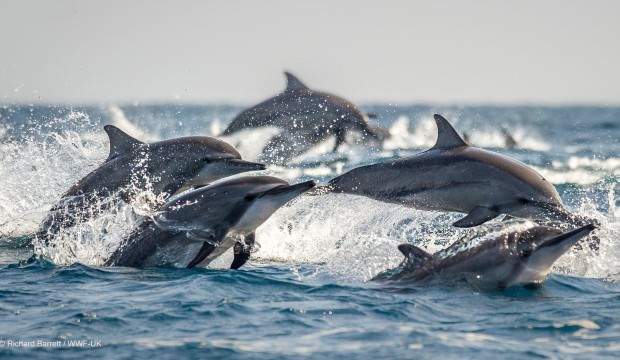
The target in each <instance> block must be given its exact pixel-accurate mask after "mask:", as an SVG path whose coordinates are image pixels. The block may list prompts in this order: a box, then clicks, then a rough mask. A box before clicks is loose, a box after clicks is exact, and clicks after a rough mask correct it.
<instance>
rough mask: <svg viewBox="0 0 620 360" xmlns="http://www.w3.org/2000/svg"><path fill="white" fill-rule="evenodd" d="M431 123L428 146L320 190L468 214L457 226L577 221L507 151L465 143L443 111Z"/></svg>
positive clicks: (342, 177) (553, 192) (547, 186)
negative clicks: (503, 218) (433, 137)
mask: <svg viewBox="0 0 620 360" xmlns="http://www.w3.org/2000/svg"><path fill="white" fill-rule="evenodd" d="M435 122H436V124H437V130H438V131H437V142H436V144H435V146H433V147H432V148H431V149H430V150H427V151H424V152H422V153H420V154H417V155H414V156H410V157H407V158H402V159H398V160H394V161H388V162H384V163H378V164H373V165H368V166H362V167H359V168H355V169H353V170H351V171H349V172H347V173H344V174H342V175H340V176H338V177H336V178H334V179H332V180H331V181H330V182H329V185H326V186H325V188H324V190H327V191H331V192H335V193H347V194H354V195H362V196H366V197H369V198H372V199H376V200H380V201H385V202H388V203H394V204H401V205H404V206H408V207H412V208H416V209H422V210H440V211H454V212H461V213H465V214H467V216H465V217H464V218H462V219H460V220H458V221H457V222H455V223H454V224H453V225H454V226H456V227H472V226H477V225H480V224H482V223H485V222H487V221H489V220H491V219H494V218H495V217H497V216H499V215H500V214H509V215H512V216H515V217H518V218H526V219H534V220H545V221H546V220H555V221H570V222H574V223H578V220H577V217H576V216H575V215H571V214H570V213H569V212H568V211H566V210H565V209H564V206H563V205H562V200H561V199H560V196H559V195H558V192H557V191H556V189H555V187H554V186H553V185H552V184H551V183H550V182H549V181H547V180H546V179H545V178H544V177H543V176H542V175H540V174H539V173H537V172H536V171H534V170H533V169H532V168H530V167H528V166H527V165H525V164H523V163H521V162H519V161H517V160H515V159H512V158H510V157H508V156H505V155H501V154H498V153H494V152H491V151H487V150H483V149H480V148H476V147H473V146H469V145H468V144H467V143H466V142H465V141H464V140H463V139H462V138H461V137H460V136H459V135H458V134H457V132H456V131H455V130H454V128H453V127H452V125H450V123H449V122H448V121H447V120H446V119H445V118H444V117H443V116H441V115H437V114H436V115H435ZM581 225H583V223H581Z"/></svg>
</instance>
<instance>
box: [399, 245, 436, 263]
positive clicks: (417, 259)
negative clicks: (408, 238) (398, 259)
mask: <svg viewBox="0 0 620 360" xmlns="http://www.w3.org/2000/svg"><path fill="white" fill-rule="evenodd" d="M398 250H400V252H401V253H402V254H403V255H404V256H405V258H406V259H407V260H406V261H407V262H408V263H409V264H411V265H413V266H420V265H422V264H423V263H424V262H426V261H429V260H432V259H433V255H431V254H429V253H427V252H426V251H424V250H422V249H421V248H419V247H417V246H415V245H411V244H400V245H398Z"/></svg>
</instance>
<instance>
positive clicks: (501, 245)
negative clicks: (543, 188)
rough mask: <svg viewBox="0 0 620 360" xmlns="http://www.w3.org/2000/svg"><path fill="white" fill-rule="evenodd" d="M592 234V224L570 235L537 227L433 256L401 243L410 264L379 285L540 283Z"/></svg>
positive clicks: (383, 277) (391, 272) (383, 275)
mask: <svg viewBox="0 0 620 360" xmlns="http://www.w3.org/2000/svg"><path fill="white" fill-rule="evenodd" d="M592 230H594V225H592V224H589V225H585V226H583V227H580V228H578V229H575V230H572V231H568V232H565V233H562V232H561V231H560V230H557V229H555V228H550V227H546V226H537V227H533V228H530V229H527V230H525V231H513V232H510V233H506V234H503V235H500V236H498V237H496V238H494V239H490V240H487V241H483V242H481V243H480V244H479V245H478V246H469V247H465V248H464V249H463V247H462V245H463V244H461V243H455V244H453V245H452V246H450V247H448V248H447V249H445V250H442V251H439V252H437V253H435V254H433V255H431V254H429V253H427V252H426V251H424V250H422V249H420V248H419V247H417V246H414V245H410V244H402V245H399V246H398V249H399V250H400V251H401V252H402V253H403V255H404V256H405V260H404V261H403V262H402V263H401V265H400V266H399V267H397V268H395V269H392V270H388V271H386V272H383V273H381V274H379V275H378V276H376V277H375V278H374V280H384V281H385V280H387V281H392V280H394V281H396V280H398V281H423V280H428V279H433V278H449V279H455V278H462V279H463V278H464V279H467V280H473V281H475V282H476V283H477V284H480V285H485V286H488V285H492V286H496V287H499V288H507V287H510V286H514V285H530V284H539V283H541V282H543V281H544V280H545V278H546V277H547V274H549V272H550V271H551V266H552V265H553V263H554V262H555V261H556V260H557V259H558V258H559V257H560V256H562V255H563V254H564V253H566V252H567V251H568V250H569V249H570V248H571V247H572V246H573V245H574V244H575V243H577V242H578V241H579V240H580V239H582V238H584V237H586V236H587V235H588V234H589V233H590V232H591V231H592Z"/></svg>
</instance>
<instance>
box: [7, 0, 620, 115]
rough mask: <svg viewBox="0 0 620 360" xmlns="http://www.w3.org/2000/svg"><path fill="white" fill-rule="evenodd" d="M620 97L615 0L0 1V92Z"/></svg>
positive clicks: (161, 96) (91, 98) (619, 13)
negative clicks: (308, 89)
mask: <svg viewBox="0 0 620 360" xmlns="http://www.w3.org/2000/svg"><path fill="white" fill-rule="evenodd" d="M284 69H289V70H290V71H292V72H294V73H296V74H297V75H298V76H299V77H300V78H301V79H302V80H303V81H305V82H306V83H307V84H308V85H310V86H312V87H315V88H318V89H323V90H329V91H332V92H334V93H337V94H340V95H343V96H345V97H347V98H349V99H352V100H354V101H364V102H368V101H381V102H421V101H431V102H442V103H447V102H459V103H465V102H476V103H481V102H494V103H496V102H500V103H514V102H517V103H522V102H534V103H549V102H551V103H575V102H576V103H598V104H620V1H566V0H563V1H476V2H472V1H442V2H439V1H428V2H426V1H425V2H417V1H378V0H374V1H360V0H356V1H304V2H301V1H292V0H291V1H265V0H260V1H231V0H225V1H109V0H107V1H64V0H63V1H24V0H17V1H7V0H0V103H7V102H15V101H17V102H37V101H38V102H41V101H42V102H113V101H121V102H127V101H165V100H177V101H181V102H197V101H203V102H204V101H206V102H216V101H226V102H232V103H251V102H254V101H257V100H260V99H263V98H265V97H267V96H270V95H272V94H274V93H275V92H277V91H278V90H280V89H281V88H283V86H284V78H283V76H282V70H284Z"/></svg>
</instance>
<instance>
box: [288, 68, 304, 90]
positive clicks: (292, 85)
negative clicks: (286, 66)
mask: <svg viewBox="0 0 620 360" xmlns="http://www.w3.org/2000/svg"><path fill="white" fill-rule="evenodd" d="M284 75H285V76H286V90H285V91H295V90H306V89H309V88H308V87H307V86H306V84H304V83H303V82H301V80H299V79H298V78H297V77H296V76H295V75H293V74H291V73H290V72H288V71H285V72H284Z"/></svg>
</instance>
